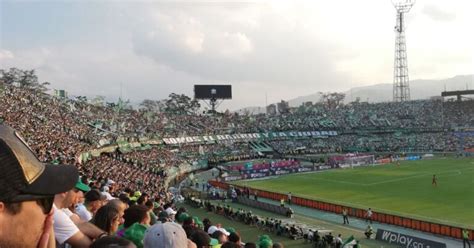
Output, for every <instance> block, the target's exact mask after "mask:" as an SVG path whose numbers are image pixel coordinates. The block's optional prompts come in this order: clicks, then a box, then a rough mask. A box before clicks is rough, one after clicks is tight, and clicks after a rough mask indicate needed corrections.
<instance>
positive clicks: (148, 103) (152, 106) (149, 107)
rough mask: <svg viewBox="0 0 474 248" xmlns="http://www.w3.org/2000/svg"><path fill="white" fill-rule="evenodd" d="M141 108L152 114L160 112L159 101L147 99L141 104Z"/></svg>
mask: <svg viewBox="0 0 474 248" xmlns="http://www.w3.org/2000/svg"><path fill="white" fill-rule="evenodd" d="M140 108H142V109H144V110H146V111H150V112H157V111H158V110H159V108H158V101H154V100H150V99H145V100H143V101H142V102H141V103H140Z"/></svg>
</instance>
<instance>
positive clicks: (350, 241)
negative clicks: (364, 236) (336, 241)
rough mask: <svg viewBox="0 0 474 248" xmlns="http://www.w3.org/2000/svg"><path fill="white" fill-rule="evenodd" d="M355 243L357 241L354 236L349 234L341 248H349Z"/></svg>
mask: <svg viewBox="0 0 474 248" xmlns="http://www.w3.org/2000/svg"><path fill="white" fill-rule="evenodd" d="M356 243H357V241H356V239H355V238H354V236H350V237H349V238H348V239H347V240H346V241H345V242H344V243H343V244H342V247H343V248H350V247H353V246H354V245H355V244H356Z"/></svg>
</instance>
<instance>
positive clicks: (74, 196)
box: [53, 180, 104, 247]
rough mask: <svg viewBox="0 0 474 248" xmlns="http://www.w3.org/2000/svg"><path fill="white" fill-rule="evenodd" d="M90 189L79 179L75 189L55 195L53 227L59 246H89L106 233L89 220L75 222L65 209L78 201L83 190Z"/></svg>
mask: <svg viewBox="0 0 474 248" xmlns="http://www.w3.org/2000/svg"><path fill="white" fill-rule="evenodd" d="M89 190H90V188H89V187H88V186H87V185H85V184H83V183H82V182H80V180H79V181H78V182H77V183H76V185H75V187H74V188H73V189H71V190H69V191H67V192H64V193H59V194H56V195H55V196H54V208H55V211H54V216H53V218H54V225H53V229H54V233H55V235H56V243H57V244H58V247H61V246H64V244H66V243H67V244H69V245H71V246H73V247H89V246H90V245H91V244H92V240H93V239H96V238H99V237H100V236H101V235H103V234H104V231H102V230H100V229H99V228H98V227H96V226H94V225H93V224H91V223H89V222H80V223H75V222H74V221H73V220H72V219H71V216H68V214H67V213H68V211H64V210H63V209H67V208H68V207H69V206H71V205H72V204H74V203H76V202H77V201H78V198H80V197H81V196H82V194H83V191H89Z"/></svg>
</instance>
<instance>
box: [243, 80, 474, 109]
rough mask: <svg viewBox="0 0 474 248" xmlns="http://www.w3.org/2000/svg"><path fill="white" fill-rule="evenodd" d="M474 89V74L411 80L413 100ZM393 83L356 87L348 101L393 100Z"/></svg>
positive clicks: (301, 99)
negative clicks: (443, 92)
mask: <svg viewBox="0 0 474 248" xmlns="http://www.w3.org/2000/svg"><path fill="white" fill-rule="evenodd" d="M466 88H468V89H471V90H472V89H474V75H472V74H471V75H459V76H455V77H452V78H447V79H440V80H424V79H419V80H413V81H410V94H411V99H412V100H417V99H429V98H430V97H432V96H441V92H442V91H445V90H447V91H452V90H465V89H466ZM392 90H393V84H391V83H390V84H375V85H369V86H362V87H355V88H352V89H350V90H348V91H346V92H344V93H345V94H346V100H345V102H346V103H349V102H351V101H355V100H356V99H357V97H359V98H360V100H361V101H367V100H368V101H369V102H389V101H392V98H393V96H392ZM309 101H311V102H313V103H314V102H318V101H319V94H318V93H314V94H311V95H307V96H300V97H297V98H294V99H291V100H289V103H290V106H291V107H295V106H299V105H301V104H302V103H304V102H309ZM245 111H248V112H249V113H254V114H257V113H265V108H264V107H257V106H253V107H247V108H243V109H240V110H237V111H235V112H238V113H243V112H245Z"/></svg>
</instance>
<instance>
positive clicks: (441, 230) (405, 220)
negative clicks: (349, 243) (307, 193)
mask: <svg viewBox="0 0 474 248" xmlns="http://www.w3.org/2000/svg"><path fill="white" fill-rule="evenodd" d="M209 183H210V184H211V185H212V186H214V187H218V188H222V189H229V187H230V185H229V184H227V183H225V182H218V181H209ZM232 186H233V187H235V188H240V189H241V190H243V187H240V186H236V185H232ZM247 188H248V187H247ZM248 189H250V190H251V191H252V192H253V191H255V190H257V191H258V197H259V198H267V199H271V200H275V201H280V200H281V199H285V200H287V195H285V194H281V193H276V192H270V191H266V190H260V189H252V188H248ZM291 203H292V204H294V205H299V206H303V207H308V208H314V209H318V210H322V211H328V212H333V213H337V214H342V209H344V208H347V209H348V210H349V211H348V212H349V213H348V215H349V216H352V217H357V218H361V219H363V218H365V213H366V210H365V209H359V208H353V207H349V206H344V205H338V204H332V203H327V202H323V201H317V200H312V199H306V198H302V197H297V196H292V198H291ZM341 218H342V217H341ZM372 220H374V221H377V222H380V223H385V224H390V225H395V226H401V227H406V228H410V229H414V230H418V231H423V232H428V233H432V234H436V235H442V236H447V237H451V238H456V239H461V238H462V230H463V228H461V227H456V226H451V225H446V224H441V223H435V222H429V221H425V220H418V219H413V218H410V217H403V216H398V215H393V214H386V213H381V212H375V211H373V215H372ZM468 231H469V238H470V240H474V230H473V229H469V230H468Z"/></svg>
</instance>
